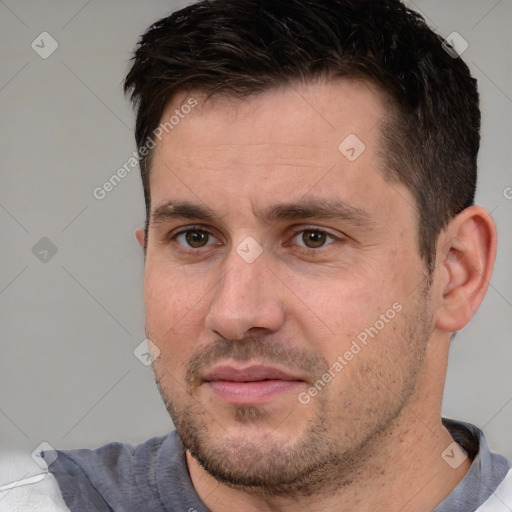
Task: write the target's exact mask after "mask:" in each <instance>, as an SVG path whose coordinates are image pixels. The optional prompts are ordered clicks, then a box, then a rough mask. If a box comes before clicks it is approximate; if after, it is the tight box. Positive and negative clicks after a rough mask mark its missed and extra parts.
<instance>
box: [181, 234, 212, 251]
mask: <svg viewBox="0 0 512 512" xmlns="http://www.w3.org/2000/svg"><path fill="white" fill-rule="evenodd" d="M185 239H186V241H187V243H188V245H190V247H193V248H194V249H197V248H198V247H203V246H205V245H206V244H207V243H208V233H206V232H205V231H197V230H190V231H187V232H186V234H185Z"/></svg>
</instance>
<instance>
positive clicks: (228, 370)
mask: <svg viewBox="0 0 512 512" xmlns="http://www.w3.org/2000/svg"><path fill="white" fill-rule="evenodd" d="M203 381H204V383H205V384H206V385H207V386H208V388H209V389H210V390H211V391H212V393H213V394H214V395H216V396H217V397H218V398H220V399H221V400H223V401H225V402H227V403H229V404H232V405H245V406H250V405H261V404H264V403H267V402H269V401H271V400H273V399H276V398H278V397H279V396H282V395H283V394H285V393H288V392H290V391H292V390H297V387H298V386H300V385H303V384H304V382H305V381H304V380H303V379H302V378H301V377H300V376H298V375H293V374H291V373H288V372H286V371H285V370H281V369H280V368H276V367H273V366H267V365H261V364H258V365H254V364H253V365H249V366H245V367H236V366H231V365H219V366H216V367H214V368H213V369H212V370H210V371H209V372H208V373H207V374H206V375H205V376H204V377H203Z"/></svg>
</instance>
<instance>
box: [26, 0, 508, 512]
mask: <svg viewBox="0 0 512 512" xmlns="http://www.w3.org/2000/svg"><path fill="white" fill-rule="evenodd" d="M454 52H455V50H454V48H451V47H449V46H447V45H446V44H445V43H443V41H442V40H441V39H440V38H439V37H438V36H437V35H435V34H434V33H433V32H432V31H431V30H430V29H429V28H428V27H427V26H426V25H425V23H424V22H423V20H422V18H421V17H420V16H418V15H417V14H415V13H414V12H412V11H410V10H409V9H407V8H406V7H405V6H404V5H403V4H401V3H400V2H399V1H398V0H386V1H379V2H377V1H369V0H366V1H364V0H358V1H356V0H321V1H319V0H315V1H312V0H286V1H281V0H277V1H276V0H272V1H271V0H213V1H210V2H201V3H198V4H195V5H192V6H190V7H187V8H185V9H182V10H181V11H178V12H176V13H174V14H173V15H172V16H170V17H168V18H166V19H163V20H161V21H159V22H157V23H156V24H154V25H153V26H152V27H150V29H149V30H148V31H147V32H146V33H145V34H144V36H143V37H142V39H141V41H140V43H139V46H138V48H137V51H136V54H135V57H134V62H133V65H132V68H131V70H130V72H129V74H128V76H127V78H126V81H125V89H126V91H127V92H129V93H130V94H131V99H132V101H133V102H134V104H135V105H136V107H137V109H138V114H137V125H136V140H137V145H138V148H139V154H140V166H141V172H142V179H143V185H144V193H145V199H146V207H147V218H146V225H145V227H144V229H140V230H139V231H138V232H137V240H138V242H139V243H140V245H141V246H142V247H143V250H144V254H145V284H144V295H145V304H146V333H147V337H148V340H150V341H149V346H150V350H151V352H152V356H153V359H154V360H153V368H154V371H155V375H156V379H157V383H158V386H159V389H160V392H161V395H162V398H163V399H164V402H165V404H166V406H167V408H168V410H169V413H170V414H171V416H172V419H173V421H174V423H175V425H176V432H172V433H170V434H168V435H166V436H162V437H160V438H155V439H151V440H149V441H147V442H146V443H144V444H142V445H140V446H138V447H133V446H128V445H124V444H120V443H114V444H109V445H105V446H104V447H101V448H99V449H98V450H94V451H91V450H72V451H63V452H57V453H56V454H55V453H49V452H45V453H43V457H44V458H45V460H46V461H47V463H48V466H49V472H50V474H49V476H48V477H47V478H46V479H45V480H44V481H43V482H41V483H35V484H34V485H35V486H37V485H39V486H40V487H39V488H40V489H45V491H44V492H48V493H50V492H51V493H53V495H54V496H55V498H54V503H55V504H56V507H59V509H60V510H66V507H67V508H68V509H69V510H72V511H73V510H94V511H96V510H98V511H109V510H115V511H120V510H123V511H125V510H137V511H139V510H144V511H164V510H165V511H197V512H203V511H208V510H211V511H213V512H224V511H231V510H243V511H248V512H252V511H299V510H307V511H312V512H313V511H319V510H322V511H339V510H350V511H356V512H362V511H389V510H396V511H399V510H400V511H432V510H435V511H436V512H445V511H453V510H456V511H460V512H465V511H474V510H478V511H481V512H483V511H491V510H492V511H507V510H512V472H511V470H510V463H509V462H508V461H507V460H506V459H505V458H503V457H501V456H499V455H496V454H493V453H491V452H490V451H489V448H488V446H487V443H486V441H485V438H484V436H483V434H482V432H481V431H480V430H479V429H478V428H476V427H474V426H473V425H469V424H464V423H461V422H457V421H453V420H447V419H444V420H443V419H442V418H441V402H442V394H443V386H444V379H445V374H446V366H447V358H448V350H449V344H450V338H451V336H452V335H453V333H455V332H456V331H458V330H459V329H461V328H462V327H464V326H465V325H466V324H467V323H468V322H469V321H470V319H471V318H472V316H473V315H474V313H475V311H476V310H477V308H478V306H479V304H480V302H481V300H482V299H483V297H484V294H485V292H486V290H487V286H488V283H489V280H490V277H491V273H492V266H493V262H494V258H495V253H496V231H495V227H494V223H493V221H492V219H491V217H490V215H489V214H488V213H487V212H486V211H485V210H484V209H483V208H481V207H479V206H475V205H474V193H475V185H476V159H477V153H478V147H479V127H480V112H479V108H478V93H477V87H476V81H475V80H474V79H473V78H472V77H471V76H470V74H469V70H468V68H467V66H466V65H465V64H464V62H463V61H462V60H461V59H460V58H458V57H457V55H456V54H454ZM42 486H46V487H42ZM64 503H65V505H64Z"/></svg>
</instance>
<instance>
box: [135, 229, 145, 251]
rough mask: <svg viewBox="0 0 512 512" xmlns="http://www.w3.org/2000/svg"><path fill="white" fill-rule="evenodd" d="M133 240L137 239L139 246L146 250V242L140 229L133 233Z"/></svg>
mask: <svg viewBox="0 0 512 512" xmlns="http://www.w3.org/2000/svg"><path fill="white" fill-rule="evenodd" d="M135 238H136V239H137V242H138V243H139V245H140V246H141V247H142V248H143V249H144V250H145V249H146V242H145V234H144V230H143V229H142V228H139V229H137V231H135Z"/></svg>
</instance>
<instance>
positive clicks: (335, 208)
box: [150, 198, 374, 227]
mask: <svg viewBox="0 0 512 512" xmlns="http://www.w3.org/2000/svg"><path fill="white" fill-rule="evenodd" d="M255 215H256V217H257V218H258V219H261V220H263V221H266V222H277V221H280V220H305V219H319V220H331V219H336V220H343V221H346V222H350V223H352V224H354V225H357V226H361V227H364V226H371V225H372V224H374V220H373V219H372V218H371V216H370V215H369V214H368V213H367V212H366V211H364V210H362V209H360V208H357V207H355V206H351V205H348V204H347V203H345V202H343V201H340V200H338V199H334V200H333V199H324V198H322V199H307V200H304V201H301V202H293V203H281V204H276V205H272V206H268V207H266V208H265V209H263V210H262V211H261V212H255ZM176 218H180V219H189V220H196V221H204V222H213V221H216V220H219V219H220V216H219V215H217V214H216V213H215V211H214V210H212V209H211V208H209V207H207V206H206V205H202V204H195V203H191V202H189V201H168V202H166V203H165V204H162V205H160V206H158V207H156V208H155V209H154V210H153V212H152V213H151V221H150V224H153V225H154V224H160V223H163V222H166V221H169V220H172V219H176Z"/></svg>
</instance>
